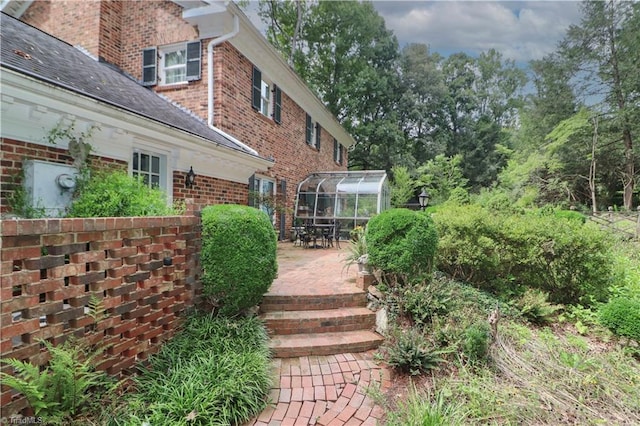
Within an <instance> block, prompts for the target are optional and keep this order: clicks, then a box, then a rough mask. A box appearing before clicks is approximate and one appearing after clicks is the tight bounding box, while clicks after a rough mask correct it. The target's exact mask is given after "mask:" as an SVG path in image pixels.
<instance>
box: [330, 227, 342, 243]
mask: <svg viewBox="0 0 640 426" xmlns="http://www.w3.org/2000/svg"><path fill="white" fill-rule="evenodd" d="M341 228H342V225H341V224H340V222H339V221H337V220H336V222H335V225H334V226H333V239H334V240H335V241H336V247H338V248H340V230H341ZM331 246H332V247H333V244H332V245H331Z"/></svg>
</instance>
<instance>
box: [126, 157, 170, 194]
mask: <svg viewBox="0 0 640 426" xmlns="http://www.w3.org/2000/svg"><path fill="white" fill-rule="evenodd" d="M134 154H138V155H140V154H147V155H149V156H155V157H158V158H159V160H160V173H158V177H159V179H158V181H159V185H158V187H159V188H160V189H162V190H163V191H164V192H165V193H166V194H167V198H172V195H173V179H171V181H170V179H169V177H170V176H171V177H172V175H173V173H172V172H171V173H170V171H169V163H168V155H167V153H163V152H156V151H152V150H148V149H144V148H134V149H133V151H132V152H131V155H130V156H129V161H130V163H129V173H130V174H131V175H132V176H133V175H134V173H140V172H139V171H137V170H134V169H133V155H134ZM149 185H151V184H149Z"/></svg>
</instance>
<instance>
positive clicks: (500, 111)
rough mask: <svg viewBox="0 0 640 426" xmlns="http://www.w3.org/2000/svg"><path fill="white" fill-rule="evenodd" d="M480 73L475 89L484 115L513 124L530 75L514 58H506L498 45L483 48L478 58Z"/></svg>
mask: <svg viewBox="0 0 640 426" xmlns="http://www.w3.org/2000/svg"><path fill="white" fill-rule="evenodd" d="M477 69H478V73H479V77H480V78H478V79H476V93H477V97H478V107H479V113H480V115H481V116H488V117H491V119H492V121H494V122H495V123H496V124H499V125H503V126H512V125H513V124H514V123H515V120H516V117H517V111H518V108H520V107H521V106H522V102H523V97H522V95H521V94H520V92H521V90H522V88H523V87H524V85H525V84H526V83H527V76H526V74H525V73H524V71H522V70H521V69H519V68H518V67H516V65H515V62H514V61H513V60H509V59H507V60H503V59H502V54H501V53H500V52H498V51H496V50H495V49H490V50H489V51H487V52H483V53H481V54H480V56H479V57H478V59H477Z"/></svg>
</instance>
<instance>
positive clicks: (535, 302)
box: [516, 288, 561, 325]
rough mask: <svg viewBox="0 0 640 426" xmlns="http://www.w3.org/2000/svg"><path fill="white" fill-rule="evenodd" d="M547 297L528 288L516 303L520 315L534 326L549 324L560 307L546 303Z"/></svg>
mask: <svg viewBox="0 0 640 426" xmlns="http://www.w3.org/2000/svg"><path fill="white" fill-rule="evenodd" d="M548 297H549V295H548V294H547V293H545V292H543V291H540V290H537V289H532V288H528V289H527V290H525V292H524V294H523V295H522V296H520V298H519V299H518V300H517V301H516V306H517V307H518V309H519V310H520V314H521V315H522V316H523V317H524V318H525V319H527V320H528V321H529V322H531V323H533V324H536V325H544V324H549V323H550V322H551V321H552V320H553V317H554V315H555V314H556V312H557V311H558V310H560V308H561V307H560V306H558V305H552V304H551V303H549V302H548V300H547V299H548Z"/></svg>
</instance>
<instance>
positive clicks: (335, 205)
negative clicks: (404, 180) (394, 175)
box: [294, 170, 391, 230]
mask: <svg viewBox="0 0 640 426" xmlns="http://www.w3.org/2000/svg"><path fill="white" fill-rule="evenodd" d="M390 203H391V193H390V190H389V182H388V179H387V174H386V172H385V171H384V170H364V171H348V172H317V173H313V174H311V175H309V176H307V178H306V179H304V180H303V181H302V182H300V184H298V191H297V194H296V203H295V211H294V224H295V225H296V226H300V225H303V224H306V225H308V224H311V225H321V224H328V223H335V222H336V221H339V222H340V224H341V226H342V229H346V230H349V229H353V228H354V227H356V226H359V225H360V226H362V225H364V224H366V223H367V221H368V220H369V219H370V218H371V217H372V216H373V215H375V214H378V213H380V212H382V211H384V210H386V209H388V208H389V207H390Z"/></svg>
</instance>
